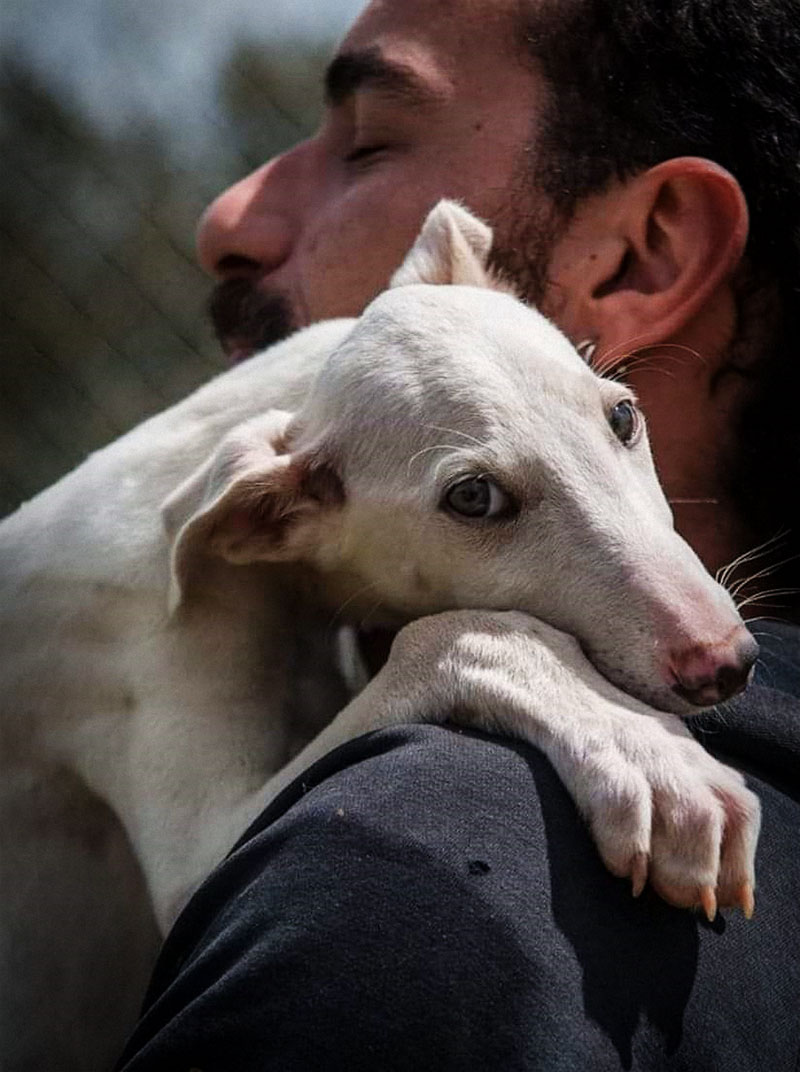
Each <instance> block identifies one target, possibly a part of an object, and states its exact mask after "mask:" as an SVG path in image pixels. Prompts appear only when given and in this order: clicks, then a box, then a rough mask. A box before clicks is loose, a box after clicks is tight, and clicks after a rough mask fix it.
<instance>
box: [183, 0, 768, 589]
mask: <svg viewBox="0 0 800 1072" xmlns="http://www.w3.org/2000/svg"><path fill="white" fill-rule="evenodd" d="M515 10H516V3H515V2H514V0H471V2H464V0H443V2H441V3H437V4H435V5H430V4H427V3H425V2H424V0H375V2H373V3H371V4H369V5H368V7H367V8H366V10H365V11H364V13H363V14H362V16H361V17H360V18H359V20H358V21H357V22H356V24H355V26H354V27H353V28H352V30H351V31H350V33H349V34H348V35H347V37H346V39H345V41H344V42H343V44H342V46H341V48H340V50H339V53H338V56H337V59H336V60H335V61H334V63H333V64H332V65H331V67H330V69H329V75H328V85H327V89H328V93H327V97H328V103H327V109H326V114H325V117H324V120H323V123H322V125H321V127H320V129H319V131H318V132H317V134H315V135H314V137H312V138H310V139H309V140H307V141H305V142H303V143H302V144H300V145H298V146H296V147H295V148H294V149H292V150H290V151H289V152H287V153H285V154H283V155H282V156H280V157H277V158H276V159H274V160H272V161H270V162H269V163H267V164H265V165H264V166H263V167H261V168H259V169H258V170H257V171H255V172H253V173H252V174H251V175H248V176H247V177H246V178H244V179H243V180H241V181H240V182H239V183H237V184H236V185H234V186H232V187H231V188H230V189H228V190H227V191H226V192H224V193H223V194H222V195H221V196H220V197H219V198H218V199H217V200H216V201H215V202H214V203H213V204H212V205H211V206H210V207H209V209H208V210H207V212H206V213H205V215H204V217H203V219H202V221H201V224H200V228H199V232H198V251H199V257H200V261H201V263H202V264H203V266H204V267H205V268H206V269H207V270H208V271H209V272H210V273H212V274H214V275H215V276H217V278H218V279H220V280H221V281H225V280H231V279H247V280H249V281H250V282H251V283H252V284H253V286H254V287H255V288H256V290H257V291H258V292H259V293H262V294H267V293H272V292H277V293H279V294H282V295H283V296H284V298H285V299H286V300H287V301H288V304H289V307H290V309H291V317H292V326H294V327H300V326H303V325H305V324H308V323H312V322H314V321H317V320H322V319H325V318H328V317H334V316H344V315H348V316H349V315H356V314H358V313H359V312H360V311H361V310H362V309H363V308H364V306H365V305H366V303H367V302H368V301H369V300H370V299H371V298H372V297H373V296H374V295H375V294H376V293H378V292H379V291H380V290H381V289H383V287H384V286H385V285H386V283H387V281H388V279H389V276H390V275H391V273H392V271H393V270H394V269H395V268H396V266H397V265H398V264H399V262H400V260H401V259H402V256H403V254H404V253H405V252H406V251H407V249H408V248H409V246H410V245H411V242H412V240H413V238H414V236H415V234H416V232H417V230H418V228H419V226H420V223H421V221H422V219H423V218H424V216H425V214H426V213H427V211H428V210H429V209H430V208H431V206H432V205H433V204H434V203H435V202H436V201H437V200H438V199H439V198H440V197H442V196H448V197H454V198H459V199H461V200H463V201H464V202H465V203H466V204H467V205H468V207H469V208H470V209H472V210H473V211H474V212H475V213H477V214H478V215H481V216H483V217H484V218H485V219H486V220H487V221H488V222H489V223H491V224H492V225H493V226H494V228H495V231H496V248H497V250H498V251H499V254H500V256H499V262H500V263H501V264H502V265H505V266H506V267H508V268H511V269H512V270H514V269H515V271H514V277H515V281H516V282H517V284H518V286H520V288H521V289H522V290H523V293H524V296H525V297H527V298H528V299H529V300H532V301H535V302H536V304H537V305H539V307H540V308H542V309H543V311H544V312H545V313H547V314H548V315H550V316H551V317H552V319H554V320H555V322H556V323H557V324H558V326H559V327H561V329H562V330H563V331H565V333H566V334H568V335H569V336H570V337H571V338H572V339H573V341H575V342H576V343H577V342H579V341H581V340H583V339H592V340H594V341H595V342H596V343H597V351H596V354H595V363H596V364H598V365H600V366H601V367H613V366H615V365H619V364H625V359H626V357H627V356H628V355H629V354H630V353H631V351H632V350H634V349H635V350H636V351H637V353H638V354H640V355H642V356H640V357H639V358H637V359H636V360H635V361H634V362H633V363H631V365H630V367H629V369H628V370H626V373H625V376H626V380H627V381H628V382H629V383H630V384H631V385H632V386H633V388H634V389H635V390H636V391H637V393H638V395H639V399H640V402H641V404H642V407H643V409H644V411H645V413H646V415H647V418H648V423H649V427H650V436H651V441H652V444H653V451H654V454H655V457H656V461H657V464H658V468H659V472H660V476H661V479H662V483H663V484H664V487H665V490H666V492H667V496H668V498H670V499H671V500H672V502H673V506H674V510H675V515H676V524H677V527H678V529H679V531H680V532H681V533H682V535H683V536H684V537H685V538H686V539H687V540H688V541H689V542H690V543H691V544H692V545H693V546H694V548H695V550H696V551H697V552H698V553H699V554H700V556H701V558H702V559H703V560H704V562H705V563H706V565H707V566H708V567H709V568H710V569H712V570H714V569H717V568H718V567H719V566H721V565H723V564H725V563H726V562H728V561H730V560H731V559H732V558H734V557H735V556H736V555H738V554H740V553H741V552H743V551H745V550H746V549H747V548H748V547H749V546H750V545H751V544H752V542H753V541H752V539H751V538H750V537H749V534H748V530H747V526H746V525H745V524H744V522H743V520H742V518H741V517H740V516H738V514H737V511H736V510H735V508H734V506H733V504H732V503H731V501H730V499H729V497H728V496H727V494H726V492H725V491H724V489H723V486H722V480H721V474H722V473H723V472H724V470H725V468H726V465H727V463H728V460H729V458H730V452H731V449H732V444H731V429H732V427H733V425H734V420H735V417H736V414H737V413H738V410H739V407H740V405H741V403H742V398H743V392H744V391H745V390H746V381H745V380H744V379H743V378H741V377H728V378H726V379H724V380H723V381H722V382H721V384H720V385H718V389H716V390H715V391H714V392H713V393H712V391H711V387H710V385H711V381H712V378H713V377H714V375H715V373H716V372H717V371H718V369H719V368H720V365H721V363H722V361H723V360H724V355H725V351H726V347H727V346H728V344H729V343H730V341H731V339H732V337H733V332H734V329H735V306H734V298H733V292H732V279H733V273H734V271H735V269H736V267H737V265H738V263H739V260H740V257H741V254H742V251H743V249H744V244H745V241H746V237H747V207H746V204H745V201H744V198H743V196H742V193H741V190H740V188H739V186H738V184H737V182H736V181H735V180H734V179H733V177H732V176H731V175H729V174H728V173H727V172H725V171H723V170H722V169H721V168H719V167H717V166H716V165H714V164H713V163H711V162H709V161H706V160H701V159H697V158H680V159H673V160H669V161H666V162H665V163H662V164H659V165H658V166H657V167H655V168H652V169H651V170H649V171H646V172H644V173H643V174H640V175H637V176H635V177H633V178H631V179H629V180H627V181H626V182H624V183H616V184H612V185H611V186H610V187H609V188H608V189H607V190H606V191H605V192H603V193H602V194H599V195H596V196H593V197H590V198H588V199H586V200H585V201H583V202H582V203H581V204H580V205H579V206H578V209H577V211H576V213H575V214H574V216H573V217H572V218H571V219H570V220H569V221H568V222H567V223H566V225H564V226H558V225H557V222H556V220H555V218H554V214H553V211H552V208H551V206H550V204H549V203H548V201H547V199H546V198H545V196H544V195H543V194H542V193H541V192H540V191H537V190H536V189H535V188H532V184H531V179H530V177H529V173H530V171H531V163H532V160H533V157H534V156H535V154H536V152H537V148H536V126H537V121H538V119H539V118H540V117H541V115H542V112H543V108H544V105H545V102H546V100H547V87H546V85H545V83H544V82H543V80H542V79H541V78H539V77H538V76H537V73H536V71H535V69H533V67H532V65H531V62H530V60H529V59H528V57H527V56H524V55H523V53H522V51H521V48H520V45H519V42H518V41H517V40H516V39H515V37H514V34H513V21H512V15H513V12H514V11H515ZM528 264H530V265H532V267H528V266H527V265H528ZM223 342H224V344H225V345H226V348H227V349H228V350H229V352H230V353H231V355H232V356H233V357H235V358H237V359H238V358H241V357H243V356H246V355H247V354H248V353H249V352H252V350H253V349H255V348H257V344H256V342H255V340H253V339H250V338H248V337H247V336H246V335H241V334H239V333H237V332H236V331H233V332H230V331H229V332H227V337H226V338H225V339H223ZM643 357H648V358H649V359H648V360H646V361H645V360H643V359H642V358H643Z"/></svg>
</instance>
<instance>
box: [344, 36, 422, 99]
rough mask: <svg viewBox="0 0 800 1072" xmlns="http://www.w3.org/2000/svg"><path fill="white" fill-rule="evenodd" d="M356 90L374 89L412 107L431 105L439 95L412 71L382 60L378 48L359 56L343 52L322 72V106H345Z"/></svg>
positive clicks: (361, 53)
mask: <svg viewBox="0 0 800 1072" xmlns="http://www.w3.org/2000/svg"><path fill="white" fill-rule="evenodd" d="M359 89H377V90H381V91H383V92H384V93H389V94H392V95H393V96H397V97H404V98H405V99H406V100H408V101H409V102H410V103H412V104H417V105H424V104H432V103H433V102H434V101H436V100H437V99H438V98H439V96H440V94H439V93H438V92H437V91H436V89H435V88H434V87H433V86H431V85H428V83H427V82H425V81H424V80H423V79H422V78H421V77H420V76H419V75H418V74H417V73H416V71H414V70H413V68H411V67H408V66H407V65H406V64H404V63H398V62H397V61H396V60H388V59H385V58H384V57H383V56H382V55H381V52H380V50H379V49H378V48H377V47H374V48H368V49H363V50H362V51H360V52H342V53H340V54H339V55H338V56H336V57H335V59H333V60H332V62H331V63H330V65H329V67H328V69H327V71H326V72H325V103H326V104H327V105H328V106H330V107H334V108H335V107H336V106H338V105H340V104H344V102H345V101H346V100H348V98H349V97H351V96H352V95H353V94H354V93H355V92H356V91H357V90H359Z"/></svg>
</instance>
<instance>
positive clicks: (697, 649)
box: [670, 627, 758, 707]
mask: <svg viewBox="0 0 800 1072" xmlns="http://www.w3.org/2000/svg"><path fill="white" fill-rule="evenodd" d="M757 658H758V644H756V642H755V640H754V639H753V637H752V636H751V635H750V633H748V632H747V630H746V629H744V628H743V627H741V628H739V629H737V630H736V631H735V633H734V634H733V635H732V636H731V637H730V638H728V639H727V640H725V641H723V642H722V643H719V644H696V645H695V646H694V647H691V648H687V649H685V650H684V651H681V652H678V653H677V654H674V655H673V656H672V659H671V661H670V672H671V675H672V678H673V685H672V690H673V692H676V693H677V694H678V696H680V697H681V698H682V699H684V700H688V702H689V703H691V704H695V705H696V706H697V707H710V706H711V705H712V704H716V703H721V702H722V700H729V699H730V698H731V696H735V695H736V693H737V692H741V691H742V689H744V688H745V687H746V685H747V684H748V682H749V681H750V678H751V676H752V673H753V666H754V664H755V661H756V659H757Z"/></svg>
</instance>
